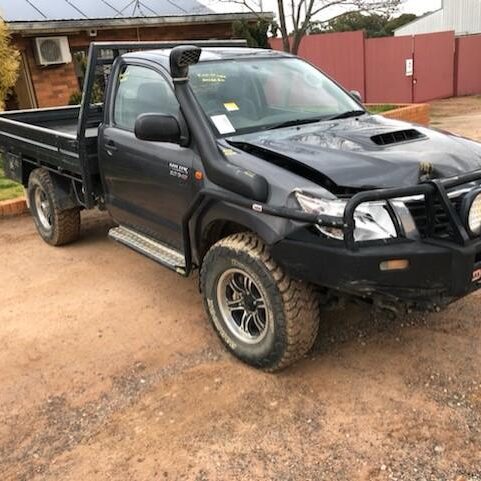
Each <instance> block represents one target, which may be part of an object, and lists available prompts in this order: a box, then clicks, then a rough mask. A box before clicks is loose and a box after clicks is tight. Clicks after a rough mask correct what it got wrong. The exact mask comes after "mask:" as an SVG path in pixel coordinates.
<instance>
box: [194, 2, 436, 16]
mask: <svg viewBox="0 0 481 481" xmlns="http://www.w3.org/2000/svg"><path fill="white" fill-rule="evenodd" d="M262 1H263V8H264V10H266V11H273V12H275V11H276V8H275V6H276V3H277V2H276V0H262ZM257 2H259V0H257ZM441 2H442V0H405V1H404V3H403V5H402V7H401V8H400V10H399V11H400V13H415V14H416V15H422V14H423V13H425V12H430V11H432V10H437V9H438V8H441ZM203 3H205V4H206V5H208V6H209V7H210V8H212V9H213V10H215V11H218V12H227V11H236V10H237V11H239V6H238V5H236V4H229V3H226V2H225V1H219V0H203ZM330 12H332V15H333V16H334V15H336V9H334V8H333V9H332V10H331V11H330Z"/></svg>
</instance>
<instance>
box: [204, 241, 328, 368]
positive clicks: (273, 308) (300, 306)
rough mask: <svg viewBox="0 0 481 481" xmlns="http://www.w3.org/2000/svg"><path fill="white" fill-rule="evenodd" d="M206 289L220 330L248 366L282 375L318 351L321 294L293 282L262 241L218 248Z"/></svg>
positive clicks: (209, 257) (212, 253)
mask: <svg viewBox="0 0 481 481" xmlns="http://www.w3.org/2000/svg"><path fill="white" fill-rule="evenodd" d="M200 284H201V290H202V293H203V298H204V305H205V309H206V311H207V313H208V315H209V318H210V321H211V323H212V325H213V327H214V329H215V330H216V332H217V334H218V335H219V337H220V339H221V340H222V342H223V343H224V344H225V345H226V347H227V348H228V349H229V350H230V351H231V352H232V353H233V354H234V355H235V356H237V357H238V358H239V359H240V360H242V361H244V362H245V363H247V364H250V365H251V366H254V367H257V368H261V369H264V370H266V371H276V370H280V369H283V368H285V367H286V366H288V365H290V364H292V363H294V362H295V361H297V360H298V359H300V358H302V357H303V356H304V355H305V354H306V353H307V352H308V351H309V350H310V348H311V347H312V345H313V343H314V340H315V338H316V335H317V332H318V328H319V299H318V295H317V292H316V290H315V289H314V287H313V286H312V285H310V284H307V283H305V282H301V281H298V280H294V279H291V278H290V277H289V276H288V275H287V274H286V273H285V272H284V271H283V269H282V268H281V267H280V266H278V265H277V264H276V263H275V261H274V260H273V259H272V257H271V255H270V253H269V249H268V247H267V246H266V245H265V244H264V243H263V242H262V241H261V239H259V238H258V237H257V236H256V235H254V234H251V233H241V234H234V235H231V236H229V237H226V238H225V239H222V240H220V241H219V242H217V243H216V244H214V245H213V246H212V247H211V248H210V250H209V251H208V253H207V254H206V256H205V258H204V261H203V263H202V268H201V273H200Z"/></svg>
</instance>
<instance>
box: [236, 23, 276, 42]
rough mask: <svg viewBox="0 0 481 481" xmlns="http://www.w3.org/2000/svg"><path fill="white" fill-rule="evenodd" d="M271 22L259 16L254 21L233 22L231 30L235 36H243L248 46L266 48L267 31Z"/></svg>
mask: <svg viewBox="0 0 481 481" xmlns="http://www.w3.org/2000/svg"><path fill="white" fill-rule="evenodd" d="M270 27H271V23H270V22H268V21H267V20H264V19H263V18H259V19H258V20H257V21H256V22H255V23H251V22H247V21H245V20H241V21H237V22H234V24H233V26H232V30H233V32H234V35H235V36H236V37H240V38H245V39H246V41H247V46H248V47H259V48H268V47H269V41H268V38H267V32H268V31H269V28H270Z"/></svg>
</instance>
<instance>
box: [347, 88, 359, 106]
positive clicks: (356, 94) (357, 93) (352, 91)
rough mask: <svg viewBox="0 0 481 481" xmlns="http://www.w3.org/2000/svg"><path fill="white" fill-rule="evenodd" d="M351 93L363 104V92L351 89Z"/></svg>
mask: <svg viewBox="0 0 481 481" xmlns="http://www.w3.org/2000/svg"><path fill="white" fill-rule="evenodd" d="M349 93H350V94H351V97H353V98H354V99H355V100H357V101H358V102H359V103H361V104H362V95H361V92H359V91H358V90H351V91H350V92H349Z"/></svg>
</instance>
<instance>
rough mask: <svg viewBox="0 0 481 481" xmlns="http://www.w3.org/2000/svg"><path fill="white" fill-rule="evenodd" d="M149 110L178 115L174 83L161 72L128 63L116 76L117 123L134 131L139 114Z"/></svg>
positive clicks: (115, 122) (115, 111)
mask: <svg viewBox="0 0 481 481" xmlns="http://www.w3.org/2000/svg"><path fill="white" fill-rule="evenodd" d="M146 113H161V114H168V115H174V116H177V115H178V113H179V104H178V102H177V99H176V97H175V94H174V92H173V90H172V88H171V86H170V85H169V83H168V82H167V80H165V79H164V77H162V75H160V74H159V73H158V72H156V71H155V70H152V69H150V68H147V67H141V66H138V65H126V66H124V67H123V68H122V69H121V71H120V73H119V76H118V79H117V92H116V95H115V101H114V118H113V122H114V125H115V126H116V127H119V128H121V129H125V130H130V131H133V130H134V125H135V120H136V119H137V117H138V116H139V115H140V114H146Z"/></svg>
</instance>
